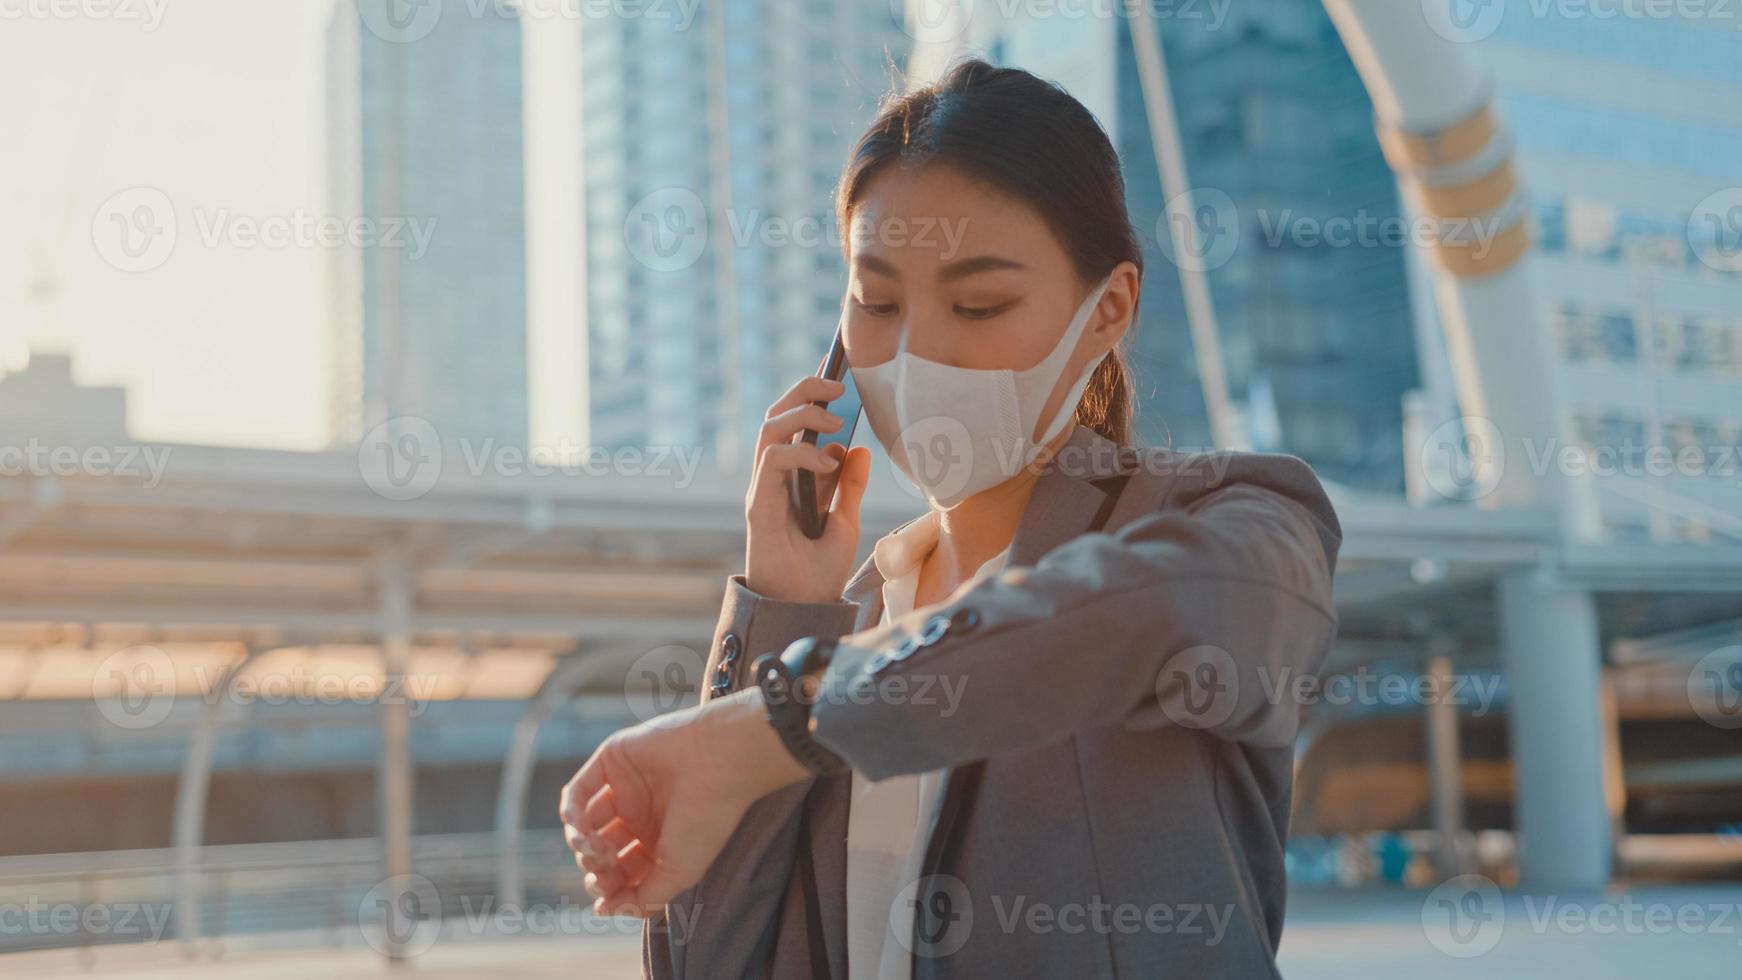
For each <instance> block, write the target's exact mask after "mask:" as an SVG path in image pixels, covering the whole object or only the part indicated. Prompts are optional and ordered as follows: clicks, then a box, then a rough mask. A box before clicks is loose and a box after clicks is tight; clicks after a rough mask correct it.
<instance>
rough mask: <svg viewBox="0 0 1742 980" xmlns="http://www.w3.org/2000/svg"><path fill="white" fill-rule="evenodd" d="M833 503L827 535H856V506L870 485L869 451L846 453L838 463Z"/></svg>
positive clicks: (861, 448) (858, 448)
mask: <svg viewBox="0 0 1742 980" xmlns="http://www.w3.org/2000/svg"><path fill="white" fill-rule="evenodd" d="M837 483H838V486H837V488H836V490H835V496H834V503H833V504H831V505H830V506H829V525H828V528H826V529H825V530H824V533H826V534H848V533H851V534H855V535H856V534H858V533H859V505H860V503H862V502H863V501H864V499H865V488H866V487H867V486H869V485H870V483H871V450H869V449H867V448H865V447H864V446H858V447H855V448H854V449H852V450H851V451H849V452H848V453H847V455H846V458H845V459H844V460H843V462H842V463H841V469H840V473H839V475H838V477H837Z"/></svg>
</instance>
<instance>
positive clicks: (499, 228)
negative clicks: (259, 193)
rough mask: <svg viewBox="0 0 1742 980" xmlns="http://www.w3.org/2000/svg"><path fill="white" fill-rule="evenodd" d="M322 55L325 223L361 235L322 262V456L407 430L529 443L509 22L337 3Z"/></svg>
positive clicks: (519, 176)
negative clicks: (327, 350)
mask: <svg viewBox="0 0 1742 980" xmlns="http://www.w3.org/2000/svg"><path fill="white" fill-rule="evenodd" d="M406 14H411V15H412V16H410V17H409V19H405V18H404V17H402V16H401V15H406ZM327 58H328V90H327V111H328V134H329V139H328V182H329V186H328V192H329V196H330V200H331V205H332V213H333V214H334V215H336V216H338V217H339V218H341V219H342V220H345V221H357V220H358V219H362V222H366V224H363V223H360V224H358V225H357V227H360V228H367V229H369V231H370V235H369V237H360V238H358V239H357V240H356V241H353V242H348V243H347V244H346V246H345V247H343V248H340V249H335V250H333V253H332V254H333V257H334V261H333V268H332V280H331V281H332V298H333V310H332V320H333V323H334V324H335V335H334V357H335V373H336V385H335V395H334V401H333V406H332V418H333V430H334V436H335V442H337V443H340V444H348V443H354V442H356V441H357V440H358V439H359V438H360V437H361V436H362V435H363V434H365V433H366V432H368V431H369V430H370V429H372V428H374V427H375V426H377V425H379V424H381V423H382V422H383V421H385V420H386V419H388V418H391V417H395V416H416V417H419V418H423V419H426V420H428V421H429V422H430V423H431V424H432V425H433V426H434V428H435V430H436V432H437V433H438V434H439V435H440V436H441V438H442V439H443V440H444V441H445V442H449V443H457V442H460V441H462V440H465V441H470V442H472V443H474V444H479V443H483V442H484V441H485V440H494V444H495V445H505V446H524V445H526V443H527V439H528V426H529V421H528V398H527V360H526V358H527V342H526V334H527V328H526V323H527V314H526V305H527V299H526V230H525V187H524V172H525V167H524V159H523V157H524V153H523V138H524V132H523V121H522V120H523V112H522V92H521V89H522V80H521V24H520V21H519V18H518V17H517V16H516V14H515V12H514V9H513V8H512V7H510V6H508V5H506V4H485V5H482V6H479V5H476V4H469V3H466V2H464V0H437V2H434V3H430V4H422V5H411V6H406V5H404V4H401V3H398V2H397V0H354V2H353V0H345V2H342V3H340V4H338V5H337V7H336V12H335V14H334V17H333V21H332V23H331V26H330V28H329V32H328V52H327ZM420 235H421V237H420Z"/></svg>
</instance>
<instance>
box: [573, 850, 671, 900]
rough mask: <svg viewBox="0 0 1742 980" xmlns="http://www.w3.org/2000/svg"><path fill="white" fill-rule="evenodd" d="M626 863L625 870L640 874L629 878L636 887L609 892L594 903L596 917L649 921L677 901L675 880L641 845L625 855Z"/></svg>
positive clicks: (631, 885) (626, 886)
mask: <svg viewBox="0 0 1742 980" xmlns="http://www.w3.org/2000/svg"><path fill="white" fill-rule="evenodd" d="M623 861H624V865H625V867H626V868H636V869H638V870H639V871H640V874H628V875H627V878H628V881H630V882H633V884H629V885H625V886H624V887H622V888H619V889H617V890H615V891H609V892H607V893H606V894H605V895H604V896H602V897H600V898H598V899H597V900H596V901H594V903H593V911H594V912H595V913H597V914H599V915H634V916H640V917H641V918H647V917H648V916H651V915H656V914H658V912H659V910H660V909H663V908H665V906H666V904H667V903H669V902H670V901H671V900H672V899H673V898H675V897H676V895H677V891H678V889H677V888H675V887H674V886H675V884H676V876H675V875H672V874H670V873H669V872H667V871H665V870H664V869H663V868H662V867H660V865H659V863H658V862H656V861H654V860H653V857H652V855H651V854H649V853H648V852H647V849H646V848H644V847H642V846H641V844H640V842H637V843H636V845H635V846H633V847H631V848H629V849H628V850H626V851H625V852H624V853H623Z"/></svg>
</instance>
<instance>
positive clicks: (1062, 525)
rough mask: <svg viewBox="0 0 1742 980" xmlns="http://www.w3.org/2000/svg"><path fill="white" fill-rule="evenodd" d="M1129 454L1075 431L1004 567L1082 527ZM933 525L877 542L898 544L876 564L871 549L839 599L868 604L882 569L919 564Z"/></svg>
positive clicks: (906, 528)
mask: <svg viewBox="0 0 1742 980" xmlns="http://www.w3.org/2000/svg"><path fill="white" fill-rule="evenodd" d="M1130 452H1131V450H1129V449H1122V448H1121V447H1119V446H1118V445H1116V444H1115V443H1113V442H1112V441H1111V440H1109V439H1107V438H1106V437H1105V436H1102V435H1101V434H1100V433H1098V432H1096V431H1095V430H1093V429H1090V428H1088V427H1087V426H1084V425H1077V426H1076V427H1075V428H1074V429H1073V430H1072V431H1071V435H1070V438H1068V439H1067V440H1066V441H1065V443H1064V445H1063V446H1061V447H1060V449H1059V452H1058V454H1057V455H1056V456H1055V457H1054V458H1053V460H1052V461H1051V462H1049V463H1048V464H1047V468H1046V469H1045V470H1044V471H1042V473H1041V475H1040V479H1039V481H1038V482H1037V483H1036V484H1035V487H1034V495H1033V496H1032V497H1030V498H1029V501H1028V507H1027V508H1026V509H1025V510H1024V511H1023V512H1022V520H1021V522H1020V523H1018V524H1017V527H1016V536H1015V538H1014V539H1013V540H1012V542H1011V545H1010V551H1009V558H1008V559H1007V562H1006V564H1007V565H1008V566H1010V567H1016V566H1022V565H1033V564H1034V563H1036V562H1038V561H1039V560H1040V557H1041V556H1042V555H1044V554H1046V553H1047V552H1049V551H1051V550H1052V549H1053V548H1055V547H1057V546H1059V545H1061V544H1063V543H1064V542H1065V541H1067V540H1069V539H1070V538H1071V537H1073V536H1075V535H1077V534H1080V533H1081V532H1082V530H1083V529H1084V528H1086V527H1088V526H1089V523H1090V522H1091V521H1092V520H1093V518H1094V516H1095V512H1096V511H1097V510H1098V509H1099V508H1100V506H1101V503H1102V501H1104V500H1105V499H1106V498H1107V490H1106V486H1107V484H1106V483H1105V480H1106V478H1108V477H1111V476H1114V475H1117V474H1119V473H1121V472H1124V471H1127V470H1128V469H1129V468H1130V467H1131V466H1134V465H1135V460H1134V459H1131V458H1129V457H1128V456H1127V454H1129V453H1130ZM936 521H937V513H936V512H935V511H930V510H928V511H927V512H926V513H925V514H923V515H921V516H919V517H917V518H915V519H914V520H912V521H909V522H908V523H906V524H904V525H902V526H901V527H898V528H896V529H895V530H894V531H891V532H890V533H889V534H887V535H885V536H884V538H882V539H880V540H879V541H878V543H877V544H878V546H882V545H883V542H884V541H891V540H893V541H896V542H900V543H897V544H891V545H889V546H887V547H885V548H883V549H882V550H883V551H884V555H883V556H882V558H881V559H879V556H878V548H877V547H873V549H872V554H871V557H870V558H869V559H867V560H866V561H865V563H864V564H862V565H861V566H860V567H859V571H858V572H857V573H855V574H854V575H853V577H852V578H851V579H850V580H849V581H848V582H847V587H846V589H845V590H844V592H845V598H846V599H848V600H849V601H853V602H860V603H864V602H868V601H873V600H874V597H876V596H878V595H879V594H880V592H881V590H882V587H883V583H884V582H885V581H887V580H888V578H889V575H888V574H887V573H885V571H884V568H885V566H887V567H888V568H889V569H891V571H894V570H895V569H896V567H897V566H898V565H900V564H901V561H902V559H903V558H904V557H907V556H908V554H909V550H910V549H912V548H914V547H919V548H920V550H919V551H918V552H917V554H918V555H919V557H920V558H923V557H924V556H925V555H926V554H927V553H928V552H929V550H930V549H931V548H932V547H934V546H935V545H936V544H937V533H938V527H937V523H936ZM922 525H923V526H922ZM927 535H929V536H930V537H929V538H928V537H926V536H927ZM895 574H899V572H895Z"/></svg>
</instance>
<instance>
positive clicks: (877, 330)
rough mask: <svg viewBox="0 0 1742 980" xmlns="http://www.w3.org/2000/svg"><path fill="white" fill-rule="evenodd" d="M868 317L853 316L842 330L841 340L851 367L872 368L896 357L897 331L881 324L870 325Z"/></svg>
mask: <svg viewBox="0 0 1742 980" xmlns="http://www.w3.org/2000/svg"><path fill="white" fill-rule="evenodd" d="M866 319H867V318H866V317H864V316H861V315H857V314H855V315H852V316H849V317H848V318H847V325H846V326H845V327H843V328H842V331H841V339H842V341H843V342H844V343H845V344H846V347H847V365H848V366H849V367H871V366H873V365H877V364H882V363H883V362H885V361H887V360H889V359H890V358H892V357H894V356H895V344H896V335H895V331H894V330H891V329H885V328H884V326H883V325H882V324H881V323H868V322H866Z"/></svg>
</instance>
